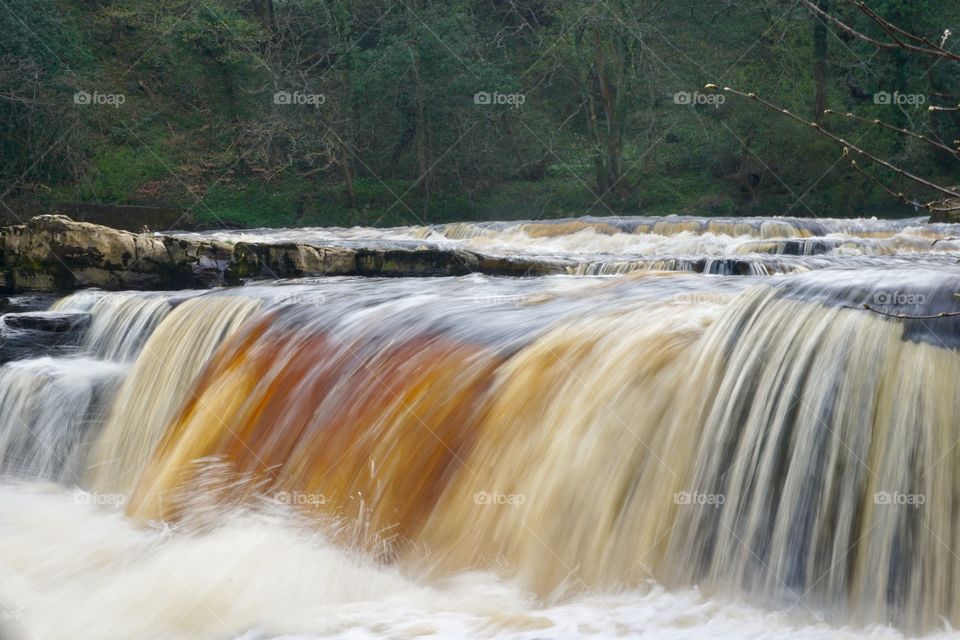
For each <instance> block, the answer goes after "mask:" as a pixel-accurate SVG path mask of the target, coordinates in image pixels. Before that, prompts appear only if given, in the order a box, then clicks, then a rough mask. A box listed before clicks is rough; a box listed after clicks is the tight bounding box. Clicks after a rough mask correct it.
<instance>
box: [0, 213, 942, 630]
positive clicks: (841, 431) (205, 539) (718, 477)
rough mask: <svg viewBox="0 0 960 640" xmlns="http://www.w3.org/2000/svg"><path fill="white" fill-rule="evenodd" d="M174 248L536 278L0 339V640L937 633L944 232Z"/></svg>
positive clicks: (142, 318)
mask: <svg viewBox="0 0 960 640" xmlns="http://www.w3.org/2000/svg"><path fill="white" fill-rule="evenodd" d="M205 235H212V236H215V237H217V238H219V239H221V240H225V241H230V242H233V241H240V240H244V239H247V238H248V237H250V236H255V237H256V238H257V239H258V240H260V241H264V240H266V241H274V242H290V241H296V242H310V243H316V244H338V245H345V246H368V245H377V246H399V247H420V246H441V247H457V248H466V249H470V250H475V251H479V252H483V253H487V254H491V255H504V256H509V255H524V256H533V257H536V258H538V259H539V258H543V259H550V260H559V261H561V262H562V263H563V264H565V265H567V270H566V273H567V274H568V275H557V276H549V277H539V278H494V277H487V276H480V275H470V276H466V277H460V278H425V279H399V278H395V279H363V278H352V277H337V278H308V279H301V280H296V281H278V282H268V283H262V282H261V283H248V284H247V285H246V286H243V287H237V288H232V289H226V290H218V291H204V292H200V291H185V292H177V293H164V292H151V293H129V292H120V293H106V292H98V291H84V292H78V293H75V294H73V295H71V296H67V297H65V298H63V299H62V300H60V301H58V302H57V303H55V304H54V305H53V307H52V308H53V309H55V310H56V311H57V312H59V313H60V314H73V316H74V317H76V319H77V322H78V324H77V325H76V326H77V327H83V328H82V329H78V330H77V331H75V332H69V331H67V332H62V333H59V332H57V331H59V330H56V331H54V330H51V329H49V328H47V329H43V328H41V329H37V328H36V327H34V328H30V327H31V326H32V325H30V323H29V322H28V323H27V325H24V324H23V319H22V318H21V319H20V324H19V325H18V324H17V322H16V321H14V322H12V323H10V326H9V327H8V326H7V325H8V322H7V320H3V319H0V362H3V363H4V364H3V365H2V366H0V640H34V639H43V640H47V639H51V640H58V639H61V638H62V639H68V638H69V639H71V640H74V639H80V640H85V639H90V640H111V639H117V640H121V639H122V640H127V639H132V638H137V639H152V638H156V639H157V640H161V639H162V640H168V639H172V640H179V639H183V640H187V639H189V640H220V639H223V640H241V639H242V640H266V639H273V638H277V639H279V638H284V639H289V640H292V639H298V640H315V639H317V638H321V637H336V638H379V637H391V638H413V637H422V636H437V637H444V638H460V637H477V638H488V637H510V638H531V639H532V638H573V637H582V638H619V637H649V638H691V639H692V638H704V637H716V638H781V637H791V638H824V639H835V638H851V639H853V638H855V639H858V640H859V639H866V638H884V639H885V638H891V639H893V638H902V637H905V635H904V634H906V633H924V634H927V635H926V637H931V638H939V637H956V636H955V634H954V633H953V632H952V630H951V624H954V625H955V624H957V621H958V620H960V555H958V554H960V548H958V549H957V550H956V551H955V550H954V546H955V545H956V544H957V542H958V541H960V520H958V519H957V517H956V515H955V514H956V513H960V492H958V490H957V487H960V472H958V471H957V469H960V447H957V442H958V441H960V394H957V393H956V384H957V382H956V380H957V378H960V355H958V354H960V318H957V317H954V315H953V314H956V313H958V312H960V299H958V298H957V296H956V294H957V293H960V267H958V266H957V265H956V263H957V260H958V258H960V241H956V240H951V239H950V238H952V237H954V236H960V226H951V225H925V224H924V223H923V222H922V221H920V220H907V221H876V220H802V219H759V218H757V219H702V218H680V217H674V218H668V219H653V218H616V219H599V218H591V219H583V220H573V221H569V220H568V221H557V222H551V223H532V222H525V223H476V224H451V225H438V226H433V227H405V228H399V229H388V230H376V229H306V230H303V229H297V230H254V231H247V232H233V231H230V232H216V233H211V234H205ZM691 271H693V272H698V273H690V272H691ZM632 272H638V273H632ZM678 272H683V273H678ZM613 276H617V277H613ZM27 302H28V303H29V305H32V306H31V307H30V308H31V309H33V308H37V307H43V308H48V307H50V301H45V302H44V301H32V300H31V301H27ZM29 305H28V306H29ZM865 307H866V308H865ZM942 313H945V314H947V315H946V316H943V317H939V314H942ZM904 315H906V316H921V317H920V318H903V317H898V316H904ZM6 317H7V318H8V319H13V318H14V317H13V316H6ZM41 319H42V314H41ZM27 320H30V321H36V318H27ZM81 321H82V322H81ZM14 347H15V348H14ZM884 495H886V496H894V499H893V501H890V500H887V501H886V502H885V501H883V500H879V499H878V498H877V496H881V497H883V496H884ZM903 495H906V496H907V497H908V498H911V499H913V500H914V502H911V503H909V504H906V503H905V504H901V503H899V502H897V501H896V496H903ZM491 496H493V498H491ZM678 496H679V498H678ZM684 496H686V498H684ZM691 496H693V497H691ZM697 496H699V497H704V496H706V497H708V498H711V497H712V499H714V502H712V503H708V504H701V503H698V502H697ZM301 498H302V499H301ZM499 498H504V500H503V501H500V500H499ZM718 498H719V500H717V499H718ZM919 498H922V502H920V503H919V504H917V503H916V501H917V499H919ZM661 585H668V587H669V588H665V587H664V586H661ZM886 625H892V626H886Z"/></svg>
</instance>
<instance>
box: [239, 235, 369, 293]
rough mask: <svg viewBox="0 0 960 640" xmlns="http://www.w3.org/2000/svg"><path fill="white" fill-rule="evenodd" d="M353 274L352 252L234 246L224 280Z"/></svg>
mask: <svg viewBox="0 0 960 640" xmlns="http://www.w3.org/2000/svg"><path fill="white" fill-rule="evenodd" d="M356 270H357V256H356V252H355V251H353V250H352V249H345V248H343V247H315V246H311V245H305V244H296V243H283V244H256V243H252V242H238V243H237V244H235V245H234V247H233V254H232V256H231V258H230V264H229V265H228V266H227V271H226V277H227V280H228V281H229V282H231V283H236V282H239V281H240V280H243V279H246V278H299V277H303V276H325V275H347V274H353V273H355V272H356Z"/></svg>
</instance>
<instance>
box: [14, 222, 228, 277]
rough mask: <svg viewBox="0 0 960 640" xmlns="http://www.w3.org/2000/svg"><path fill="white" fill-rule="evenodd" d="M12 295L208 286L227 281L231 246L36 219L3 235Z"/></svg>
mask: <svg viewBox="0 0 960 640" xmlns="http://www.w3.org/2000/svg"><path fill="white" fill-rule="evenodd" d="M0 235H2V247H3V250H2V259H3V269H4V271H5V272H6V279H5V285H6V286H5V288H6V289H7V290H8V291H69V290H72V289H78V288H83V287H99V288H101V289H106V290H120V289H182V288H188V287H207V286H212V285H214V284H217V283H218V282H220V281H221V280H222V274H223V270H224V269H225V267H226V263H227V261H228V260H229V258H230V255H231V250H230V248H229V247H228V246H227V245H224V244H222V243H216V242H210V241H195V240H182V239H174V238H167V237H161V236H157V235H154V234H138V233H131V232H129V231H120V230H117V229H111V228H109V227H104V226H100V225H95V224H91V223H88V222H75V221H73V220H71V219H70V218H67V217H66V216H59V215H50V216H37V217H35V218H31V219H30V220H29V221H28V222H27V223H26V224H22V225H15V226H12V227H7V228H5V229H4V230H3V232H2V234H0Z"/></svg>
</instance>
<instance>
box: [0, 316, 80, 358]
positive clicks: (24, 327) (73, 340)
mask: <svg viewBox="0 0 960 640" xmlns="http://www.w3.org/2000/svg"><path fill="white" fill-rule="evenodd" d="M89 323H90V315H89V314H86V313H59V312H49V311H37V312H25V313H7V314H4V315H2V316H0V364H3V363H4V362H10V361H12V360H23V359H25V358H38V357H41V356H50V357H57V356H65V355H69V354H71V353H75V352H76V350H77V348H78V347H79V345H80V343H81V341H82V340H83V334H84V330H85V329H86V327H87V326H88V325H89Z"/></svg>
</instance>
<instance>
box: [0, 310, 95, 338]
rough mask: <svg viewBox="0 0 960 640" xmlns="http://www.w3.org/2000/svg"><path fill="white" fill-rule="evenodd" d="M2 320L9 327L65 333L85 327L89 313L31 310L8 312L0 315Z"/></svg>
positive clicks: (88, 319) (88, 321)
mask: <svg viewBox="0 0 960 640" xmlns="http://www.w3.org/2000/svg"><path fill="white" fill-rule="evenodd" d="M2 321H3V323H4V324H5V325H6V326H7V327H8V328H10V329H23V330H28V331H47V332H51V333H66V332H68V331H78V330H80V329H83V328H84V327H86V326H87V324H89V323H90V314H88V313H59V312H56V311H33V312H27V313H8V314H6V315H4V316H2Z"/></svg>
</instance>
